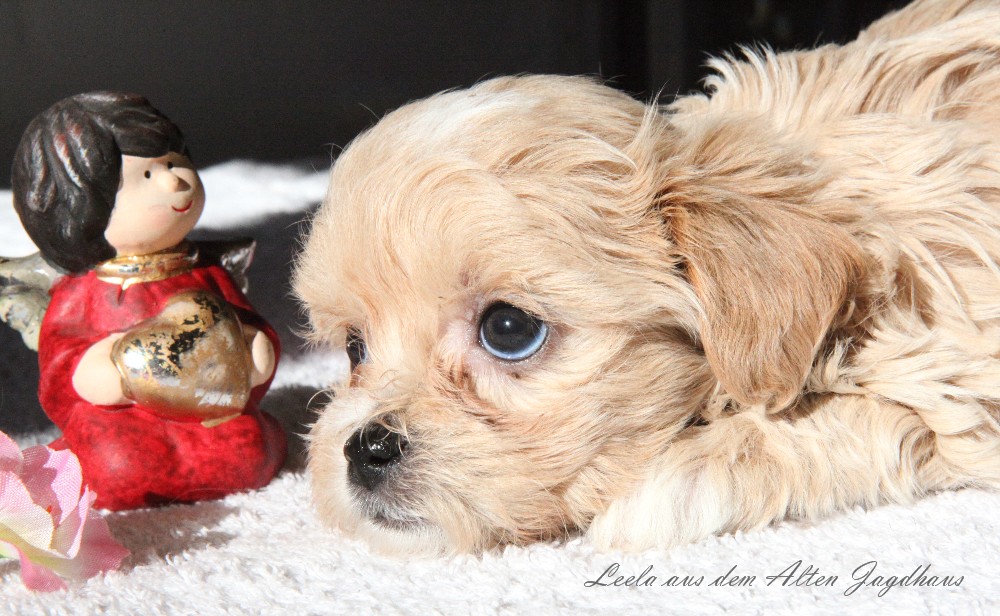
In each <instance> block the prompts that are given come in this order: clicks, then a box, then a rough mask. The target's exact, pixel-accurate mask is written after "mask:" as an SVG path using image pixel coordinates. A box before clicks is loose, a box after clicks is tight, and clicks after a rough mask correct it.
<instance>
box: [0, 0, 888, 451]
mask: <svg viewBox="0 0 1000 616" xmlns="http://www.w3.org/2000/svg"><path fill="white" fill-rule="evenodd" d="M902 4H904V0H868V1H860V0H833V1H829V2H810V1H796V0H700V1H699V0H645V1H640V0H633V1H628V0H623V1H617V2H616V1H611V0H506V1H492V2H489V1H482V2H480V1H477V0H467V1H458V0H455V1H451V2H447V1H444V0H436V1H424V2H416V1H404V0H398V1H391V2H363V1H339V2H320V1H317V0H312V1H309V0H301V1H297V2H291V1H278V0H271V1H261V0H258V1H252V2H251V1H236V0H212V1H205V0H198V1H195V0H172V1H168V2H160V1H153V0H138V1H135V0H134V1H131V2H127V3H125V2H120V1H114V2H112V1H104V2H97V1H89V2H88V1H79V2H71V1H69V0H67V1H64V2H57V1H54V0H47V1H46V0H0V161H3V162H0V186H9V181H10V180H9V177H10V171H9V161H10V160H11V159H12V157H13V152H14V148H15V147H16V145H17V141H18V139H19V138H20V135H21V132H22V131H23V130H24V127H25V126H26V125H27V124H28V122H29V121H30V120H31V118H32V117H33V116H34V115H35V114H37V113H39V112H41V111H42V110H43V109H45V108H46V107H48V106H49V105H51V104H52V103H54V102H55V101H57V100H59V99H61V98H64V97H66V96H70V95H72V94H76V93H78V92H85V91H89V90H96V89H118V90H128V91H133V92H138V93H141V94H144V95H146V96H147V97H148V98H149V99H150V101H152V103H153V104H154V105H155V106H157V107H159V108H160V109H161V110H162V111H163V112H164V113H166V114H167V115H168V116H169V117H170V118H171V119H172V120H174V122H175V123H177V124H178V125H179V126H181V128H182V129H183V130H184V132H185V135H186V136H187V139H188V144H189V146H190V148H191V151H192V152H193V154H194V158H195V161H196V162H197V164H198V165H199V166H202V167H204V166H206V165H210V164H212V163H216V162H220V161H224V160H229V159H232V158H248V159H254V160H259V161H306V162H309V163H311V164H312V165H313V166H314V167H315V168H322V167H324V166H326V165H328V164H329V161H330V157H331V155H334V154H335V152H336V151H337V147H339V146H343V145H346V144H347V143H348V142H349V141H350V140H351V138H352V137H354V136H355V135H356V134H357V133H358V132H359V131H361V130H363V129H364V128H366V127H368V126H370V125H371V124H373V123H374V122H375V120H377V119H378V117H380V116H382V115H383V114H384V113H385V112H387V111H389V110H391V109H394V108H396V107H398V106H399V105H401V104H403V103H405V102H407V101H410V100H414V99H417V98H422V97H425V96H427V95H430V94H432V93H434V92H437V91H439V90H442V89H445V88H454V87H460V86H467V85H470V84H472V83H474V82H476V81H478V80H481V79H483V78H486V77H489V76H494V75H500V74H509V73H564V74H591V75H600V76H601V77H604V78H610V79H612V82H611V83H612V85H615V86H617V87H619V88H621V89H623V90H625V91H627V92H630V93H632V94H635V95H636V96H638V97H640V98H643V99H647V100H648V99H650V98H652V97H653V96H655V95H656V93H657V92H660V91H662V92H663V95H664V97H665V98H669V97H671V96H673V95H675V94H677V93H685V92H688V91H690V90H692V89H696V88H697V87H698V83H699V79H700V78H701V76H702V75H703V74H704V72H703V70H702V68H701V67H702V65H703V64H704V62H705V59H706V58H707V56H708V55H709V54H718V53H720V52H725V51H730V50H734V49H735V48H736V46H737V45H738V44H740V43H754V42H767V43H769V44H770V45H772V46H773V47H776V48H778V49H789V48H798V47H809V46H813V45H815V44H818V43H827V42H843V41H846V40H849V39H851V38H853V37H854V36H855V35H856V34H857V32H858V30H859V29H860V28H861V27H862V26H863V25H865V24H867V23H868V22H870V21H872V20H874V19H875V18H877V17H878V16H879V15H881V14H883V13H884V12H886V11H888V10H889V9H890V8H898V7H899V6H901V5H902ZM285 218H287V220H286V219H284V218H283V219H282V220H278V221H267V223H266V224H261V225H258V226H257V227H254V228H248V229H245V230H238V231H241V232H244V231H245V233H246V234H248V235H251V236H254V237H256V239H257V240H258V256H257V261H258V264H259V263H263V262H267V263H269V264H271V266H270V267H260V266H259V265H258V266H257V267H254V268H251V271H250V273H251V300H252V301H253V302H254V305H255V306H256V307H257V309H258V310H259V311H260V312H261V313H262V314H263V315H264V316H265V317H266V318H268V319H269V320H270V321H271V322H272V323H274V324H275V325H277V326H278V328H279V331H281V332H282V334H283V336H282V337H283V342H284V346H285V349H286V351H294V348H295V347H297V344H296V341H295V340H294V335H293V334H292V324H293V321H294V320H295V318H296V312H295V311H296V309H295V306H294V304H292V303H291V302H290V300H289V299H288V290H287V288H285V287H286V286H287V278H288V266H287V264H288V262H289V261H290V258H291V253H292V251H293V249H294V244H295V236H296V234H297V233H298V232H299V231H300V230H301V229H302V227H301V226H299V225H297V224H296V222H297V220H293V219H292V218H296V217H291V218H289V217H287V216H286V217H285ZM298 218H300V217H298ZM3 248H4V247H3V246H0V254H3ZM0 353H2V355H3V359H4V361H2V362H0V430H4V431H6V432H9V433H15V434H17V433H26V432H31V431H35V430H38V429H39V428H42V427H45V426H46V425H48V422H47V420H46V418H45V416H44V415H43V413H42V411H41V409H40V408H38V403H37V400H36V398H35V394H34V391H35V387H36V384H37V379H38V370H37V366H36V362H37V358H36V355H35V354H34V353H32V352H30V351H28V350H27V349H25V348H24V346H23V345H22V344H21V341H20V336H18V335H17V334H16V333H15V332H13V331H12V330H10V329H9V328H7V327H6V326H3V325H0Z"/></svg>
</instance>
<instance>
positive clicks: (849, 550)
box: [0, 163, 1000, 616]
mask: <svg viewBox="0 0 1000 616" xmlns="http://www.w3.org/2000/svg"><path fill="white" fill-rule="evenodd" d="M325 175H326V174H325V173H324V172H322V171H316V172H313V171H309V170H304V169H299V168H292V167H272V166H261V165H254V164H249V163H229V164H226V165H221V166H217V167H212V168H209V169H207V170H205V171H204V173H203V177H204V181H205V185H206V189H207V191H208V205H207V208H206V213H205V215H204V217H203V220H202V223H201V224H200V228H201V229H206V230H207V231H205V232H204V233H206V234H207V235H214V236H218V235H220V234H222V232H223V231H226V232H228V233H229V234H239V233H244V234H246V233H247V232H250V233H252V234H254V235H256V236H257V238H258V240H259V241H260V244H261V245H260V249H259V250H258V257H257V261H256V263H255V264H254V266H253V268H252V272H253V273H254V276H253V277H252V279H251V284H253V285H255V287H254V288H253V289H252V293H251V298H252V300H253V301H254V302H255V305H257V307H258V308H259V309H260V310H261V311H262V312H263V313H264V314H265V316H266V317H268V318H269V319H271V320H272V321H274V322H275V325H277V326H278V328H279V329H281V330H282V333H283V335H284V337H285V351H286V352H285V357H284V359H283V363H282V364H281V365H280V367H279V369H278V375H277V377H276V381H275V384H274V386H273V387H272V390H271V393H270V394H269V395H268V398H267V399H266V401H265V407H266V408H267V409H268V410H270V411H271V412H272V413H274V414H275V415H278V416H280V417H281V418H282V420H283V421H284V422H285V424H286V425H287V426H289V427H290V428H291V429H292V430H293V431H298V432H302V431H304V429H305V428H304V427H303V424H304V423H308V421H309V414H308V412H307V411H306V410H305V409H306V407H307V405H308V403H309V401H310V398H312V397H313V394H314V393H315V392H316V391H317V390H319V389H320V388H321V387H322V386H323V385H324V383H328V382H330V380H332V379H334V378H337V377H338V376H339V375H342V374H343V373H344V371H345V366H344V360H343V358H342V357H341V356H340V355H339V354H336V353H330V352H318V351H307V350H304V349H303V348H302V347H301V346H299V345H297V344H296V341H295V338H294V335H293V333H292V331H293V329H294V327H295V326H296V322H297V320H298V319H299V318H300V316H299V315H297V313H296V310H295V307H294V304H293V303H292V302H291V300H290V299H289V298H288V297H287V293H288V288H287V274H288V268H289V263H288V260H289V257H290V255H291V253H292V251H293V250H294V245H295V237H296V234H297V233H298V229H300V228H301V227H298V226H297V225H296V222H297V221H298V220H301V219H302V218H303V217H305V216H306V215H307V213H308V211H309V209H310V207H311V206H314V205H315V204H316V203H317V202H318V201H319V200H320V199H321V197H322V194H323V191H324V185H325ZM0 203H2V204H3V205H2V206H0V254H5V255H11V256H15V255H20V254H26V253H28V252H32V251H33V247H32V246H31V243H30V242H29V241H28V240H27V238H26V237H25V236H24V234H23V232H22V231H21V229H20V225H19V223H18V222H17V218H16V216H15V215H14V213H13V211H12V209H11V208H10V207H9V206H8V205H7V204H9V203H10V193H9V192H2V193H0ZM10 355H11V351H9V350H8V349H0V360H6V358H7V357H8V356H10ZM5 404H9V402H6V403H5ZM51 437H52V432H51V431H50V432H48V433H29V434H20V435H17V438H18V440H19V441H20V442H21V443H22V444H23V445H27V444H31V443H35V442H47V440H48V439H50V438H51ZM297 442H298V441H296V443H297ZM293 444H294V443H293ZM300 456H301V451H300V450H299V451H297V452H296V453H295V455H293V456H292V459H291V460H290V463H289V467H288V468H286V470H284V471H283V472H282V473H281V474H280V475H279V476H278V478H277V479H275V481H274V482H273V483H272V484H271V485H269V486H268V487H266V488H264V489H263V490H260V491H257V492H253V493H247V494H238V495H234V496H231V497H229V498H226V499H225V500H222V501H218V502H207V503H201V504H196V505H185V506H172V507H165V508H162V509H152V510H142V511H133V512H128V513H117V514H109V515H108V516H107V520H108V524H109V526H110V528H111V531H112V533H113V534H114V535H115V536H116V537H117V538H118V539H119V541H121V542H122V543H124V544H125V546H126V547H127V548H128V549H129V550H131V552H132V556H131V557H129V558H128V559H127V560H126V561H125V564H124V566H123V567H122V569H121V570H120V571H118V572H114V573H111V574H108V575H106V576H104V577H98V578H95V579H92V580H90V581H88V582H86V583H79V584H75V585H72V586H71V587H70V589H69V590H68V591H64V592H56V593H51V594H33V593H31V592H29V591H27V590H25V589H24V587H23V586H22V585H21V581H20V577H19V575H18V572H17V565H16V563H13V562H9V561H8V562H6V563H0V614H63V613H67V614H69V613H72V614H98V613H106V614H172V615H173V614H199V615H206V614H277V613H289V614H369V613H380V614H420V615H422V614H518V613H529V612H530V613H541V614H547V613H559V612H565V613H577V614H591V613H594V614H598V613H600V614H605V613H638V614H646V613H677V614H721V613H739V614H835V615H838V616H839V615H842V614H845V613H882V614H889V613H892V614H926V613H940V614H995V613H1000V575H998V573H997V568H998V566H1000V495H998V494H992V493H987V492H982V491H973V490H966V491H962V492H957V493H946V494H940V495H936V496H932V497H930V498H926V499H924V500H922V501H919V502H917V503H916V504H914V505H912V506H889V507H882V508H878V509H875V510H872V511H862V510H860V509H858V510H855V511H851V512H848V513H846V514H844V515H841V516H838V517H836V518H834V519H831V520H828V521H825V522H822V523H818V524H811V525H806V524H798V523H786V524H781V525H778V526H777V527H774V528H769V529H766V530H763V531H760V532H754V533H747V534H737V535H735V536H725V537H716V538H710V539H706V540H704V541H702V542H700V543H697V544H693V545H687V546H682V547H677V548H674V549H670V550H656V551H650V552H646V553H642V554H620V553H596V552H595V551H594V550H593V549H592V548H591V546H589V545H588V544H587V543H586V542H585V541H583V540H580V539H576V540H573V541H570V542H568V543H565V544H552V545H535V546H532V547H529V548H516V549H508V550H506V551H504V552H502V553H492V554H487V555H485V556H483V557H480V558H477V557H460V558H448V559H431V560H407V561H399V560H393V559H389V558H385V557H382V556H378V555H375V554H372V553H371V552H370V551H369V550H368V549H367V548H366V546H365V545H363V544H361V543H358V542H356V541H353V540H351V539H348V538H346V537H344V536H342V535H340V534H339V533H337V532H336V531H330V530H327V529H325V528H323V527H322V526H321V525H320V524H319V522H318V521H317V519H316V517H315V515H314V514H313V511H312V509H311V507H310V500H309V485H308V478H307V477H306V475H305V472H304V471H303V470H302V463H301V460H302V459H301V457H300ZM677 506H678V507H683V506H684V503H677ZM796 563H798V566H797V568H795V565H796ZM876 563H877V564H876ZM609 567H617V573H616V574H614V575H612V574H610V573H609V574H607V575H605V572H606V571H607V570H608V569H609ZM734 567H735V569H734ZM793 569H795V570H794V571H793ZM915 570H917V573H916V574H914V575H910V574H913V573H914V571H915ZM644 572H645V573H644ZM727 573H728V575H727ZM865 574H867V577H865ZM921 575H922V576H923V577H922V578H921V577H920V576H921ZM618 576H621V578H622V579H621V580H620V581H625V580H627V578H628V577H629V576H633V578H634V579H633V580H632V581H633V584H631V585H628V586H613V585H608V586H603V585H601V584H604V583H608V584H610V583H612V582H613V581H614V580H615V578H616V577H618ZM675 576H676V577H675ZM720 576H725V577H722V578H721V579H719V580H718V581H719V582H720V584H714V585H713V582H716V581H717V578H720ZM893 576H894V577H893ZM904 576H910V577H909V578H904ZM945 577H947V578H948V580H947V582H949V583H950V584H952V585H947V586H941V585H929V584H928V582H933V581H935V580H936V581H937V582H938V583H939V584H940V583H942V582H944V581H946V580H945V579H944V578H945ZM685 578H686V581H687V583H688V584H689V585H687V586H684V585H675V584H677V583H680V582H682V581H684V580H685ZM855 578H858V579H855ZM889 581H893V582H895V583H896V584H897V585H892V586H886V585H885V584H886V583H888V582H889ZM588 582H599V583H594V584H588ZM729 582H732V583H740V584H741V585H738V586H728V585H725V584H726V583H729ZM858 582H862V583H863V584H864V583H866V582H867V583H876V582H877V583H880V584H882V585H871V584H864V585H861V586H858V587H855V586H856V585H857V584H858ZM899 582H905V583H906V585H899V584H898V583H899ZM920 582H923V585H921V584H920Z"/></svg>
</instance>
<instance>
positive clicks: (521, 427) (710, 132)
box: [295, 0, 1000, 552]
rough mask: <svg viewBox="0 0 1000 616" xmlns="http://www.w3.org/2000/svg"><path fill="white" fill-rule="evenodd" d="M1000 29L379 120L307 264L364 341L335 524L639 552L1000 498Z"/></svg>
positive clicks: (879, 31) (867, 38) (502, 97)
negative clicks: (631, 90)
mask: <svg viewBox="0 0 1000 616" xmlns="http://www.w3.org/2000/svg"><path fill="white" fill-rule="evenodd" d="M998 24H1000V6H998V3H996V2H985V1H981V2H975V1H973V2H969V1H944V0H922V1H920V2H917V3H915V4H914V5H912V6H910V7H908V8H906V9H904V10H903V11H901V12H898V13H895V14H892V15H889V16H888V17H886V18H884V19H883V20H881V21H879V22H877V23H876V24H874V25H873V26H872V27H871V28H869V29H868V30H867V31H866V32H864V33H863V34H862V35H861V36H860V38H859V39H858V40H857V41H855V42H854V43H851V44H849V45H847V46H844V47H835V46H827V47H822V48H820V49H817V50H814V51H805V52H796V53H782V54H772V53H769V52H760V53H753V54H749V57H748V58H747V59H746V60H743V61H735V60H732V61H716V62H714V69H715V71H716V74H715V76H713V77H711V78H710V79H709V82H708V85H709V91H710V95H708V96H701V95H695V96H689V97H685V98H681V99H679V100H678V101H677V102H676V103H674V104H673V105H671V106H670V107H668V108H666V109H658V108H657V107H655V106H645V105H643V104H641V103H638V102H636V101H634V100H632V99H630V98H629V97H627V96H625V95H623V94H621V93H619V92H616V91H615V90H612V89H610V88H608V87H604V86H602V85H599V84H597V83H594V82H593V81H590V80H586V79H580V78H569V77H553V76H534V77H513V78H502V79H494V80H491V81H487V82H485V83H481V84H479V85H477V86H475V87H473V88H471V89H468V90H462V91H455V92H448V93H444V94H439V95H437V96H433V97H431V98H429V99H426V100H424V101H420V102H417V103H413V104H411V105H407V106H405V107H403V108H402V109H400V110H398V111H396V112H394V113H392V114H390V115H388V116H387V117H386V118H385V119H383V120H382V121H381V122H380V123H379V124H378V125H377V126H375V127H374V128H373V129H371V130H370V131H368V132H367V133H366V134H364V135H362V136H361V137H359V138H358V139H357V140H356V141H355V142H354V143H353V144H352V145H351V146H350V147H349V148H347V150H346V151H345V152H344V153H343V154H342V155H341V156H340V158H339V159H338V160H337V162H336V164H335V165H334V167H333V170H332V174H331V181H330V190H329V195H328V196H327V198H326V200H325V203H324V204H323V207H322V209H321V210H320V211H319V213H318V214H317V215H316V217H315V220H314V221H313V225H312V231H311V235H310V236H309V237H308V241H307V242H306V246H305V249H304V251H303V253H302V255H301V258H300V260H299V263H298V268H297V273H296V276H295V289H296V291H297V293H298V294H299V296H300V297H301V299H302V300H303V302H304V303H305V305H306V307H307V308H308V311H309V316H310V322H311V326H312V331H313V333H314V335H315V337H316V338H317V339H318V340H321V341H325V342H329V343H332V344H334V345H343V344H345V341H346V345H347V349H348V353H349V354H350V356H351V358H352V369H353V373H352V375H351V377H350V382H349V383H347V384H344V385H343V386H341V387H339V388H337V390H336V397H335V399H333V401H332V402H331V403H330V404H329V405H328V406H327V408H326V409H325V410H324V411H323V413H322V415H321V416H320V417H319V420H318V421H317V423H316V425H315V427H314V429H313V432H312V437H311V451H310V458H311V461H310V470H311V473H312V481H313V489H314V494H315V502H316V505H317V507H318V509H319V512H320V515H321V516H322V518H323V519H325V520H328V521H329V522H331V523H335V524H337V525H339V526H340V527H342V528H343V529H345V530H346V531H348V532H351V533H354V534H357V535H360V536H362V537H364V538H366V539H368V540H370V541H371V542H373V543H374V544H376V545H378V546H381V547H382V548H384V549H386V550H390V551H396V552H402V551H413V550H417V551H423V552H427V551H430V552H441V551H466V550H472V551H476V550H482V549H486V548H489V547H492V546H497V545H502V544H508V543H515V544H520V543H526V542H531V541H537V540H548V539H552V538H558V537H564V536H567V535H570V534H572V533H575V532H582V533H585V534H586V535H587V536H588V537H589V538H590V539H591V540H592V541H593V542H594V543H595V544H597V545H598V546H602V547H609V546H611V547H623V548H646V547H650V546H668V545H672V544H677V543H679V542H687V541H692V540H697V539H699V538H701V537H704V536H706V535H709V534H711V533H720V532H731V531H735V530H738V529H742V530H749V529H755V528H760V527H762V526H764V525H766V524H769V523H771V522H773V521H775V520H780V519H783V518H798V519H816V518H821V517H823V516H826V515H829V514H831V513H833V512H835V511H838V510H843V509H846V508H850V507H855V506H859V505H860V506H864V507H869V506H873V505H876V504H878V503H885V502H909V501H912V500H913V499H915V498H918V497H919V496H921V495H923V494H925V493H927V492H931V491H935V490H943V489H952V488H961V487H963V486H992V487H995V486H997V485H998V484H1000V410H998V409H1000V27H998Z"/></svg>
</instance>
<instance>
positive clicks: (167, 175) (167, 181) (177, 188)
mask: <svg viewBox="0 0 1000 616" xmlns="http://www.w3.org/2000/svg"><path fill="white" fill-rule="evenodd" d="M156 181H157V183H158V184H159V185H160V188H162V189H163V190H166V191H168V192H181V191H185V190H187V189H188V188H191V185H190V184H188V183H187V182H186V181H184V178H182V177H179V176H178V175H176V174H175V173H174V172H173V171H172V170H170V169H167V170H164V171H161V172H160V173H158V174H157V178H156Z"/></svg>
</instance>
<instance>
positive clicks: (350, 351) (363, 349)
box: [347, 327, 368, 372]
mask: <svg viewBox="0 0 1000 616" xmlns="http://www.w3.org/2000/svg"><path fill="white" fill-rule="evenodd" d="M347 358H348V359H349V360H351V372H354V370H355V369H356V368H357V367H358V364H363V363H365V362H366V361H368V347H367V346H365V339H364V338H362V337H361V332H359V331H358V330H356V329H354V328H353V327H351V328H348V330H347Z"/></svg>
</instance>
